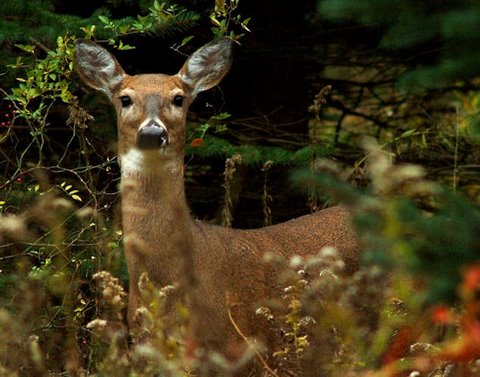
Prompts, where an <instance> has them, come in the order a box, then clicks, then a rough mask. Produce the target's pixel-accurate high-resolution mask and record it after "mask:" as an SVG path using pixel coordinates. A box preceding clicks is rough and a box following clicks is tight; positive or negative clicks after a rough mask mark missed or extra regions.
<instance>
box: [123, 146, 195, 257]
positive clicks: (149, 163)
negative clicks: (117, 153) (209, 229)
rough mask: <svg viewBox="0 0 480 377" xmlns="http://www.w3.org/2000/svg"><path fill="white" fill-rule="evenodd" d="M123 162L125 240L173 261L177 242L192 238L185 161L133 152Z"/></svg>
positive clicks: (156, 153)
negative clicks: (131, 239) (186, 196)
mask: <svg viewBox="0 0 480 377" xmlns="http://www.w3.org/2000/svg"><path fill="white" fill-rule="evenodd" d="M181 156H183V155H181ZM120 163H121V170H122V183H121V192H122V216H123V227H124V233H125V237H126V238H127V237H135V238H136V239H137V240H138V241H139V242H140V243H141V244H142V245H144V247H143V248H144V249H145V250H144V251H145V252H147V253H155V254H164V256H165V257H166V258H169V259H170V260H171V258H172V255H174V249H175V248H176V247H178V244H177V243H178V242H180V241H181V240H188V239H189V233H190V232H189V229H190V228H189V227H190V225H191V222H192V219H191V217H190V213H189V210H188V207H187V203H186V199H185V187H184V168H183V159H182V158H178V157H177V158H175V157H172V156H169V155H167V154H166V153H165V152H164V151H152V152H142V151H140V150H138V149H131V150H130V151H129V152H127V153H126V154H124V155H123V156H121V158H120ZM127 252H128V250H127ZM157 257H158V255H157Z"/></svg>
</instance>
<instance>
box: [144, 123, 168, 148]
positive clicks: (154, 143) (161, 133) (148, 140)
mask: <svg viewBox="0 0 480 377" xmlns="http://www.w3.org/2000/svg"><path fill="white" fill-rule="evenodd" d="M167 144H168V132H167V130H166V129H165V127H163V126H160V125H159V124H158V123H156V122H154V121H151V122H149V123H148V124H147V125H145V126H144V127H142V128H141V129H140V130H139V131H138V132H137V147H138V148H139V149H158V148H160V147H165V146H166V145H167Z"/></svg>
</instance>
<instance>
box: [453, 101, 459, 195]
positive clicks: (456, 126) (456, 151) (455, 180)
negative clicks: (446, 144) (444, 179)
mask: <svg viewBox="0 0 480 377" xmlns="http://www.w3.org/2000/svg"><path fill="white" fill-rule="evenodd" d="M455 112H456V116H455V151H454V154H453V183H452V185H453V192H455V191H456V190H457V173H458V172H457V170H458V106H457V108H456V109H455Z"/></svg>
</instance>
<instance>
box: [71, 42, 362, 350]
mask: <svg viewBox="0 0 480 377" xmlns="http://www.w3.org/2000/svg"><path fill="white" fill-rule="evenodd" d="M230 60H231V43H230V41H229V40H227V39H220V40H217V41H214V42H211V43H209V44H207V45H206V46H204V47H202V48H201V49H199V50H198V51H197V52H195V53H194V54H193V55H192V56H191V57H190V58H189V59H188V60H187V62H186V63H185V65H184V66H183V67H182V69H181V70H180V72H179V73H178V74H177V75H173V76H168V75H161V74H158V75H137V76H129V75H127V74H125V72H124V71H123V69H122V68H121V67H120V65H119V63H118V62H117V61H116V60H115V58H114V57H113V56H112V55H110V53H108V52H107V51H106V50H104V49H103V48H101V47H100V46H98V45H95V44H93V43H91V42H84V41H79V42H78V43H77V62H76V66H77V70H78V72H79V73H80V75H81V76H82V77H83V79H84V80H85V81H86V82H87V83H88V84H89V85H90V86H92V87H94V88H95V89H98V90H101V91H103V92H104V93H105V94H107V95H108V96H109V97H110V99H111V101H112V103H113V104H114V106H115V108H116V111H117V115H118V119H117V122H118V129H119V142H118V152H119V159H120V164H121V172H122V177H121V180H122V183H121V193H122V217H123V228H124V236H125V252H126V258H127V266H128V271H129V276H130V290H129V315H128V316H129V322H130V323H133V322H134V321H133V320H134V317H135V311H136V309H137V308H138V306H139V288H138V279H139V277H140V275H141V274H142V273H144V272H147V273H148V276H149V278H150V280H152V281H153V282H155V283H156V284H157V285H158V286H159V287H162V286H166V285H171V284H174V283H178V282H182V281H184V279H189V282H187V283H186V284H187V285H188V287H187V288H188V290H189V292H187V295H188V296H189V298H190V301H189V302H190V304H191V310H190V311H191V322H192V323H191V327H192V333H193V335H194V336H195V338H196V340H197V342H198V344H200V345H201V346H203V347H205V348H206V349H213V350H217V351H221V352H225V350H226V349H227V348H228V346H229V345H231V344H232V343H233V342H235V341H238V339H239V336H238V334H237V332H236V331H235V329H234V327H233V325H232V323H231V321H230V320H229V317H228V310H230V311H231V315H232V316H233V317H234V319H235V322H236V323H237V324H238V326H239V327H240V329H241V330H242V332H244V334H246V335H248V336H257V337H260V338H261V337H263V338H264V340H265V339H266V340H268V339H269V338H271V335H272V334H269V333H268V329H266V328H262V327H261V326H262V325H261V321H259V320H258V318H255V309H256V307H258V306H259V305H261V304H262V300H264V299H266V298H268V297H274V296H278V295H279V294H280V293H281V292H280V288H279V287H278V286H277V281H276V275H275V274H276V271H275V269H274V267H272V266H270V265H267V264H265V263H263V260H262V258H263V255H264V254H265V253H267V252H271V253H275V254H280V255H283V256H286V257H291V256H293V255H315V254H317V253H318V252H319V251H320V250H321V249H322V248H323V247H325V246H333V247H335V248H337V250H338V251H339V252H340V255H341V256H342V258H343V259H344V261H345V262H346V264H347V269H349V270H353V269H355V266H356V263H357V262H356V261H357V256H356V252H357V242H356V239H355V236H354V234H353V233H352V231H351V230H350V227H349V216H348V213H347V211H346V210H345V209H344V208H342V207H333V208H330V209H327V210H324V211H320V212H318V213H316V214H313V215H308V216H303V217H300V218H297V219H294V220H291V221H288V222H286V223H283V224H279V225H274V226H270V227H266V228H261V229H256V230H236V229H229V228H223V227H219V226H213V225H208V224H204V223H201V222H199V221H197V220H195V219H193V218H192V216H191V215H190V212H189V209H188V206H187V203H186V199H185V191H184V172H183V169H184V161H183V159H184V145H185V127H186V114H187V110H188V106H189V105H190V103H191V102H192V101H193V99H194V98H195V96H196V94H197V93H199V92H201V91H203V90H207V89H209V88H211V87H213V86H215V85H216V84H217V83H218V82H219V81H220V80H221V79H222V78H223V76H224V75H225V74H226V72H227V71H228V69H229V66H230ZM186 274H187V275H189V276H185V275H186Z"/></svg>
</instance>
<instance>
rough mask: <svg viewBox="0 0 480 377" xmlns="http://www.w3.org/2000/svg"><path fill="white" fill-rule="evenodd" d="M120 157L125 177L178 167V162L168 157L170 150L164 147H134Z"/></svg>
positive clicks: (161, 171) (160, 171) (152, 173)
mask: <svg viewBox="0 0 480 377" xmlns="http://www.w3.org/2000/svg"><path fill="white" fill-rule="evenodd" d="M119 159H120V168H121V172H122V176H123V177H126V176H142V175H154V174H162V173H163V172H164V171H165V169H168V170H170V171H172V170H177V169H178V166H176V165H178V163H175V161H174V160H172V159H171V158H168V152H166V151H165V150H164V149H158V150H153V151H142V150H140V149H138V148H132V149H130V150H129V151H128V152H127V153H125V154H124V155H122V156H119Z"/></svg>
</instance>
